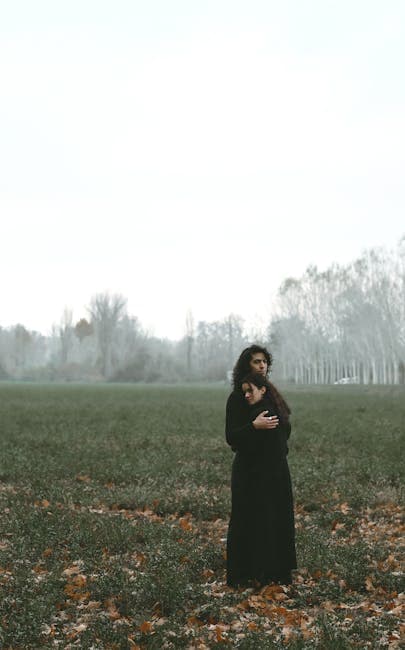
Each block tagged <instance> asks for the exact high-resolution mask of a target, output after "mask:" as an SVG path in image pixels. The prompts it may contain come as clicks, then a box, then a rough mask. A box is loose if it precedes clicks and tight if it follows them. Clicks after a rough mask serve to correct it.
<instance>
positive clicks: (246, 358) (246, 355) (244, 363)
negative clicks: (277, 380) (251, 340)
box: [233, 345, 291, 422]
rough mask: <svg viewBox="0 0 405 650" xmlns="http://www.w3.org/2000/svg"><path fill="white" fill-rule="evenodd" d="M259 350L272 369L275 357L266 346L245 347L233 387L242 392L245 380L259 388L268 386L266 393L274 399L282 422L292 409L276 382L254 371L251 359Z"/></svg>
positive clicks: (236, 370)
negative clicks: (273, 382)
mask: <svg viewBox="0 0 405 650" xmlns="http://www.w3.org/2000/svg"><path fill="white" fill-rule="evenodd" d="M258 352H261V353H262V354H263V355H264V357H265V359H266V361H267V372H268V371H269V370H270V367H271V365H272V363H273V357H272V355H271V354H270V352H269V351H268V350H267V349H266V348H264V347H262V346H260V345H251V346H250V347H248V348H245V349H244V350H243V351H242V352H241V354H240V356H239V359H238V360H237V362H236V364H235V367H234V369H233V389H234V391H237V392H241V391H242V384H243V383H245V382H246V383H248V384H254V385H255V386H257V387H258V388H262V387H263V386H266V393H267V395H268V396H269V397H270V399H272V400H273V402H274V404H275V406H276V409H277V411H278V414H279V416H280V420H281V421H282V422H287V421H288V418H289V415H290V413H291V409H290V407H289V406H288V404H287V402H286V401H285V399H284V397H283V396H282V395H281V394H280V393H279V391H278V390H277V388H276V387H275V386H274V384H272V383H271V381H269V380H268V378H267V377H263V375H260V374H259V373H256V372H252V368H251V367H250V361H251V359H252V356H253V355H254V354H257V353H258ZM243 370H244V372H243Z"/></svg>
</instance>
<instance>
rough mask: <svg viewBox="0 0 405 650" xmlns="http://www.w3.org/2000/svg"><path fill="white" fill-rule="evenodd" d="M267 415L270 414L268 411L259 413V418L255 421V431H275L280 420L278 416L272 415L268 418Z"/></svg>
mask: <svg viewBox="0 0 405 650" xmlns="http://www.w3.org/2000/svg"><path fill="white" fill-rule="evenodd" d="M266 413H268V411H262V412H261V413H259V415H258V416H257V418H256V419H255V420H253V422H252V424H253V426H254V428H255V429H275V428H276V427H278V424H279V419H278V417H277V415H271V416H270V417H268V416H267V415H266Z"/></svg>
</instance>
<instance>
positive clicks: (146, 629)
mask: <svg viewBox="0 0 405 650" xmlns="http://www.w3.org/2000/svg"><path fill="white" fill-rule="evenodd" d="M139 629H140V631H141V632H142V634H151V632H153V625H152V623H149V621H144V622H143V623H141V625H140V626H139Z"/></svg>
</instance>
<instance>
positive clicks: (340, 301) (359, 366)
mask: <svg viewBox="0 0 405 650" xmlns="http://www.w3.org/2000/svg"><path fill="white" fill-rule="evenodd" d="M269 338H270V342H271V346H272V347H273V349H274V350H275V352H276V354H277V360H278V365H279V366H281V373H282V375H283V377H284V378H285V379H286V380H289V381H293V382H297V383H315V384H325V383H333V382H336V381H339V380H341V379H342V378H347V380H351V381H353V382H354V383H364V384H369V383H372V384H398V383H401V384H403V383H405V365H404V362H405V237H403V238H402V239H401V241H400V242H399V244H398V248H397V250H396V251H395V252H391V253H389V252H387V251H386V250H385V249H382V248H381V249H373V250H370V251H367V252H365V253H364V254H363V255H362V256H361V257H360V258H359V259H358V260H356V261H355V262H353V263H352V264H349V265H347V266H338V265H333V266H331V267H330V268H329V269H328V270H327V271H325V272H319V271H318V270H317V268H316V267H310V268H308V269H307V271H306V272H305V274H304V275H303V276H302V277H301V278H300V279H294V278H289V279H287V280H285V282H284V283H283V284H282V286H281V287H280V290H279V295H278V307H277V313H276V315H275V316H274V317H273V319H272V322H271V324H270V328H269Z"/></svg>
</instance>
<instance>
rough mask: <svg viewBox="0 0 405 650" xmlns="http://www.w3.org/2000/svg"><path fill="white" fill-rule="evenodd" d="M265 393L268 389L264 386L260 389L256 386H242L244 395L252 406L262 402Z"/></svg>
mask: <svg viewBox="0 0 405 650" xmlns="http://www.w3.org/2000/svg"><path fill="white" fill-rule="evenodd" d="M265 392H266V388H265V387H264V386H262V388H258V387H257V386H255V385H254V384H247V383H246V384H242V393H243V395H244V397H245V400H246V401H247V403H248V404H249V405H250V406H251V405H252V404H257V402H260V400H261V399H262V397H263V395H264V393H265Z"/></svg>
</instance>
